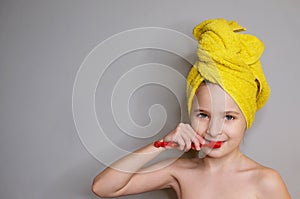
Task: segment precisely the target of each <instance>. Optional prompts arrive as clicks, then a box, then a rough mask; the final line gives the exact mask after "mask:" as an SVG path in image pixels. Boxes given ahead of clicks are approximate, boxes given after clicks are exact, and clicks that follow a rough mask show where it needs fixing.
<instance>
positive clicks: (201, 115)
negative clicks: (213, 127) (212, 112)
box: [197, 113, 208, 118]
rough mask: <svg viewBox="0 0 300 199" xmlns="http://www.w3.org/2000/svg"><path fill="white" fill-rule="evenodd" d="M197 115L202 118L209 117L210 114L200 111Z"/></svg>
mask: <svg viewBox="0 0 300 199" xmlns="http://www.w3.org/2000/svg"><path fill="white" fill-rule="evenodd" d="M197 117H200V118H208V115H207V114H205V113H199V114H197Z"/></svg>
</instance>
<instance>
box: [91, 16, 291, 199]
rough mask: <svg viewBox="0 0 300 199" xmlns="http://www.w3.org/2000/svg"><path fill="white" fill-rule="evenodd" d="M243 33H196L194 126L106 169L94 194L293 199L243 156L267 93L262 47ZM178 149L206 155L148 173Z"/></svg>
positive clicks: (190, 85) (221, 29)
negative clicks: (167, 190) (173, 193)
mask: <svg viewBox="0 0 300 199" xmlns="http://www.w3.org/2000/svg"><path fill="white" fill-rule="evenodd" d="M242 30H245V29H244V28H243V27H241V26H240V25H239V24H237V23H236V22H234V21H229V22H228V21H226V20H225V19H211V20H206V21H204V22H202V23H201V24H199V25H198V26H196V27H195V28H194V31H193V34H194V36H195V38H196V39H197V40H198V42H199V47H198V50H197V55H198V57H199V61H198V62H196V63H195V65H194V66H193V67H192V69H191V71H190V72H189V75H188V77H187V101H188V111H189V115H190V124H184V123H180V124H179V125H178V126H177V127H176V128H175V129H174V130H173V131H172V132H170V133H169V134H168V135H167V136H166V137H164V138H163V139H162V140H161V141H166V142H169V143H170V144H169V145H167V146H165V147H160V148H156V147H155V146H154V145H153V144H149V145H148V146H145V147H143V148H141V149H139V150H137V151H136V152H134V153H132V154H130V155H128V156H126V157H124V158H122V159H120V160H119V161H117V162H115V163H114V164H113V165H111V167H109V168H106V169H105V170H104V171H103V172H101V173H100V174H99V175H97V176H96V177H95V179H94V182H93V187H92V190H93V192H94V193H95V194H97V195H99V196H100V197H117V196H123V195H129V194H137V193H142V192H146V191H151V190H156V189H164V188H172V189H174V190H175V191H176V193H177V197H178V198H179V199H198V198H204V199H206V198H209V199H219V198H225V199H227V198H228V199H233V198H249V199H250V198H251V199H252V198H253V199H258V198H259V199H264V198H266V199H269V198H272V199H288V198H290V195H289V193H288V190H287V188H286V186H285V184H284V182H283V180H282V178H281V177H280V175H279V174H278V173H277V172H276V171H275V170H273V169H271V168H267V167H265V166H263V165H260V164H259V163H257V162H255V161H253V160H251V159H250V158H248V157H247V156H245V155H244V154H242V153H241V151H240V147H239V145H240V143H241V140H242V139H243V136H244V134H245V132H246V130H247V129H249V128H250V127H251V125H252V122H253V120H254V115H255V112H256V111H257V110H258V109H259V108H261V107H262V106H263V105H264V104H265V102H266V101H267V99H268V97H269V93H270V89H269V86H268V84H267V82H266V79H265V77H264V74H263V71H262V68H261V64H260V61H259V58H260V56H261V54H262V52H263V44H262V42H261V41H260V40H259V39H258V38H256V37H255V36H252V35H246V34H239V33H238V32H239V31H242ZM214 144H216V145H218V146H216V147H215V146H214ZM192 146H193V147H192ZM174 147H175V148H177V149H179V150H184V151H189V150H190V149H191V148H193V149H194V150H196V151H200V150H201V152H202V153H204V154H206V156H205V157H204V158H199V157H196V158H179V159H176V160H174V159H173V160H166V161H162V162H159V163H156V164H154V165H152V166H148V167H146V168H143V166H144V165H145V164H146V163H148V162H149V161H151V160H152V159H154V158H155V157H156V156H158V155H159V154H160V153H162V152H163V151H165V150H168V149H170V148H174ZM114 168H118V169H114Z"/></svg>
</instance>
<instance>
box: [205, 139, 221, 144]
mask: <svg viewBox="0 0 300 199" xmlns="http://www.w3.org/2000/svg"><path fill="white" fill-rule="evenodd" d="M204 140H205V142H207V143H217V142H221V143H224V142H226V140H223V141H222V140H208V139H206V138H204Z"/></svg>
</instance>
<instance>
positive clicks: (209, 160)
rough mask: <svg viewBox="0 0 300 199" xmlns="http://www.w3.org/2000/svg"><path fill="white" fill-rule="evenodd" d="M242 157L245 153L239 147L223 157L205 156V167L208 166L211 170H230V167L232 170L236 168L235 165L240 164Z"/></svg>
mask: <svg viewBox="0 0 300 199" xmlns="http://www.w3.org/2000/svg"><path fill="white" fill-rule="evenodd" d="M241 157H243V154H242V153H241V151H240V149H239V147H238V148H236V149H235V150H234V151H232V152H230V153H229V154H227V155H225V156H222V157H218V158H215V157H210V156H206V157H205V158H203V163H204V167H206V168H208V169H209V170H211V171H221V170H227V171H228V169H231V170H232V169H234V168H235V166H237V165H238V163H240V161H241Z"/></svg>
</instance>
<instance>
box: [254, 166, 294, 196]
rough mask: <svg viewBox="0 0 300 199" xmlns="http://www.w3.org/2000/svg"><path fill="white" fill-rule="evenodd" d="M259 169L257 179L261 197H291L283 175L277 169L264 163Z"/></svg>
mask: <svg viewBox="0 0 300 199" xmlns="http://www.w3.org/2000/svg"><path fill="white" fill-rule="evenodd" d="M257 169H258V172H257V179H256V180H257V190H258V194H259V196H260V197H259V198H274V199H276V198H278V199H279V198H280V199H285V198H286V199H289V198H291V197H290V195H289V192H288V190H287V187H286V185H285V183H284V181H283V179H282V177H281V176H280V174H279V173H278V172H277V171H276V170H274V169H272V168H268V167H265V166H262V165H260V166H259V167H257Z"/></svg>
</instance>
